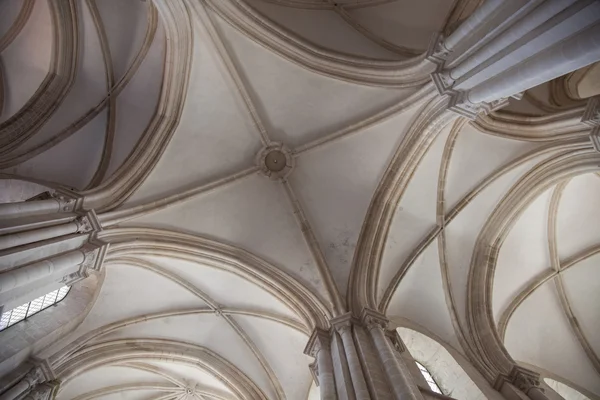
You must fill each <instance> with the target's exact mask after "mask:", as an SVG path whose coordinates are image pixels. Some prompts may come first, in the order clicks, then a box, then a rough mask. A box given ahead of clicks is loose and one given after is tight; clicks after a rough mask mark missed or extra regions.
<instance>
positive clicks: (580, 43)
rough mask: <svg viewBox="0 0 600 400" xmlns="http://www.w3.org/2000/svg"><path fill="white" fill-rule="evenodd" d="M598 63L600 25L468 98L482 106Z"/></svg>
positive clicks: (478, 88)
mask: <svg viewBox="0 0 600 400" xmlns="http://www.w3.org/2000/svg"><path fill="white" fill-rule="evenodd" d="M599 7H600V6H599ZM599 19H600V16H599ZM598 60H600V24H598V25H595V26H592V27H591V28H588V29H586V30H585V31H584V32H582V33H580V34H578V35H575V36H573V37H571V38H569V39H567V40H565V41H563V42H561V43H558V44H556V45H554V46H552V47H550V48H548V49H547V50H545V51H543V52H541V53H539V54H537V55H535V56H533V57H530V58H528V59H527V60H525V61H524V62H523V63H521V64H518V65H516V66H515V67H513V68H512V69H509V70H507V71H505V72H503V73H502V74H500V75H496V76H494V77H492V78H490V79H489V80H487V81H486V82H484V83H482V84H481V85H478V86H475V87H474V88H473V89H471V90H470V91H469V94H468V99H469V101H470V102H471V103H480V102H489V101H492V100H495V99H499V98H503V97H508V96H511V95H514V94H516V93H519V92H522V91H524V90H527V89H530V88H532V87H534V86H537V85H539V84H541V83H544V82H547V81H550V80H552V79H554V78H558V77H559V76H561V75H564V74H567V73H569V72H572V71H575V70H577V69H579V68H582V67H585V66H586V65H589V64H591V63H593V62H595V61H598Z"/></svg>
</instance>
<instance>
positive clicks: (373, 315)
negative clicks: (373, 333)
mask: <svg viewBox="0 0 600 400" xmlns="http://www.w3.org/2000/svg"><path fill="white" fill-rule="evenodd" d="M360 320H361V322H362V323H363V324H364V325H365V326H366V327H367V329H369V330H371V329H374V328H379V329H381V330H383V331H384V332H385V330H386V329H387V325H388V322H389V321H388V319H387V318H386V317H385V315H383V314H382V313H380V312H379V311H375V310H371V309H370V308H364V309H363V311H362V313H361V317H360Z"/></svg>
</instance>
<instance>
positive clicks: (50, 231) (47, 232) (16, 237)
mask: <svg viewBox="0 0 600 400" xmlns="http://www.w3.org/2000/svg"><path fill="white" fill-rule="evenodd" d="M78 230H79V225H78V224H77V222H69V223H67V224H60V225H55V226H50V227H47V228H41V229H34V230H31V231H24V232H18V233H14V234H11V235H4V236H0V250H4V249H8V248H11V247H16V246H22V245H25V244H29V243H34V242H39V241H42V240H46V239H51V238H54V237H58V236H64V235H68V234H71V233H76V232H77V231H78Z"/></svg>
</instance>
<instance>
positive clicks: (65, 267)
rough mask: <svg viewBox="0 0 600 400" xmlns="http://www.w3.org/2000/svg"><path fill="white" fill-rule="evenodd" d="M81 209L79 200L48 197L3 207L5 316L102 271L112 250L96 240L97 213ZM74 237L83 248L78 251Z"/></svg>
mask: <svg viewBox="0 0 600 400" xmlns="http://www.w3.org/2000/svg"><path fill="white" fill-rule="evenodd" d="M77 204H78V202H77V198H76V195H75V194H73V195H72V196H71V197H69V196H67V195H65V194H51V193H48V192H45V193H42V194H40V195H38V196H36V197H35V198H33V199H30V200H28V201H24V202H15V203H2V204H0V311H5V310H8V309H12V308H13V307H17V306H20V305H22V304H26V303H27V302H29V301H31V300H33V299H35V298H37V297H39V296H40V295H43V294H45V293H41V292H43V291H45V290H48V291H52V290H54V289H56V288H57V287H59V286H60V285H70V284H73V283H75V282H76V281H78V280H80V279H83V278H85V277H86V276H87V274H88V269H99V268H100V265H101V262H102V255H103V254H104V253H105V251H106V247H107V245H106V244H104V243H102V242H101V241H99V240H97V239H96V234H97V232H98V231H99V230H100V224H99V222H98V221H97V218H96V215H95V213H94V212H93V211H83V210H80V209H79V208H78V206H77ZM75 237H80V238H81V239H82V240H81V241H80V242H83V243H84V244H83V245H77V244H75V245H73V244H74V242H73V241H72V240H71V239H73V238H75ZM76 246H80V247H78V248H77V247H76Z"/></svg>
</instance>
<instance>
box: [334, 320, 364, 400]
mask: <svg viewBox="0 0 600 400" xmlns="http://www.w3.org/2000/svg"><path fill="white" fill-rule="evenodd" d="M351 329H352V328H351V327H350V326H345V327H342V328H340V329H339V332H340V336H341V337H342V342H343V344H344V352H345V353H346V359H347V360H348V368H349V369H350V376H351V378H352V387H353V388H354V392H355V395H356V398H357V399H367V400H368V399H369V398H370V396H369V389H368V388H367V382H366V380H365V376H364V374H363V371H362V367H361V365H360V364H361V363H360V359H359V358H358V353H357V352H356V347H355V346H354V340H352V330H351Z"/></svg>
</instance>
